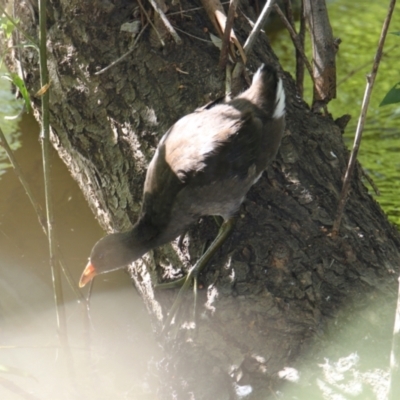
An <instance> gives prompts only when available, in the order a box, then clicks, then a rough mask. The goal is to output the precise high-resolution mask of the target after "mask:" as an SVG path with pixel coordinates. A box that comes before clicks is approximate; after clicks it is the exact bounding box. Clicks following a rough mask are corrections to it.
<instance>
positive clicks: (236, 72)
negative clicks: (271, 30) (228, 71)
mask: <svg viewBox="0 0 400 400" xmlns="http://www.w3.org/2000/svg"><path fill="white" fill-rule="evenodd" d="M274 1H275V0H267V2H266V3H265V5H264V8H263V10H262V11H261V14H260V15H259V16H258V18H257V21H256V23H255V24H254V26H253V28H252V30H251V32H250V35H249V37H248V38H247V40H246V43H245V44H244V46H243V51H244V54H246V56H248V55H249V54H250V52H251V49H252V48H253V46H254V43H255V42H256V37H257V35H258V34H259V33H260V31H261V28H262V27H263V26H264V25H265V22H266V20H267V18H268V16H269V14H270V12H271V10H272V6H273V4H274ZM243 70H244V65H243V63H241V62H237V63H236V65H235V68H234V69H233V72H232V92H233V93H236V92H237V91H238V84H237V82H238V81H239V77H240V75H241V74H242V72H243Z"/></svg>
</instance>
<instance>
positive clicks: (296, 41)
mask: <svg viewBox="0 0 400 400" xmlns="http://www.w3.org/2000/svg"><path fill="white" fill-rule="evenodd" d="M274 10H275V11H276V13H277V14H278V15H279V17H280V18H281V20H282V22H283V24H284V25H285V27H286V29H287V30H288V31H289V34H290V37H291V39H292V42H293V44H294V47H295V48H296V50H297V51H298V52H299V53H300V55H301V57H302V58H303V61H304V64H305V66H306V68H307V70H308V72H309V74H310V76H311V79H312V81H313V82H314V76H313V70H312V66H311V64H310V62H309V61H308V59H307V56H306V54H305V53H304V49H303V48H302V46H301V43H300V40H299V37H298V36H297V34H296V32H295V30H294V29H293V27H292V25H290V22H289V21H288V20H287V18H286V16H285V14H284V13H283V12H282V10H281V9H280V7H279V6H278V5H277V4H274Z"/></svg>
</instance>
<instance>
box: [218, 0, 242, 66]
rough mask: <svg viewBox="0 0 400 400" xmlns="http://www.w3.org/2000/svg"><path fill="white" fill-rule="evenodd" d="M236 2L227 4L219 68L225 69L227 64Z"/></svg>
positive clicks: (232, 1) (235, 0)
mask: <svg viewBox="0 0 400 400" xmlns="http://www.w3.org/2000/svg"><path fill="white" fill-rule="evenodd" d="M237 2H238V0H231V1H230V4H229V11H228V17H227V19H226V24H225V30H224V33H223V36H222V48H221V53H220V58H219V67H220V68H221V69H225V67H226V63H227V62H228V51H229V45H230V42H231V41H230V38H231V30H232V26H233V20H234V18H235V12H236V4H237Z"/></svg>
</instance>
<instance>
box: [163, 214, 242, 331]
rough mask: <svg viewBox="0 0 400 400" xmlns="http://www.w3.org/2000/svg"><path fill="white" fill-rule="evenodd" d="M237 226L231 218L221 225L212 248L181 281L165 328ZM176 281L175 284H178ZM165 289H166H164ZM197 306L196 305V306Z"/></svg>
mask: <svg viewBox="0 0 400 400" xmlns="http://www.w3.org/2000/svg"><path fill="white" fill-rule="evenodd" d="M234 225H235V218H230V219H228V220H226V221H224V223H223V224H222V225H221V227H220V229H219V232H218V235H217V237H216V238H215V239H214V241H213V242H212V243H211V245H210V247H209V248H208V249H207V250H206V252H205V253H204V254H203V255H202V256H201V257H200V259H199V260H198V261H197V263H196V264H195V265H194V266H193V267H192V268H191V269H190V271H189V273H188V274H187V276H186V277H184V278H181V279H179V280H178V281H180V282H179V283H181V282H182V281H183V285H182V287H181V289H180V290H179V293H178V296H177V297H176V299H175V301H174V303H173V304H172V307H171V309H170V311H169V314H168V317H167V320H166V322H165V325H164V327H167V326H169V325H170V324H171V321H172V319H173V317H174V315H175V313H176V312H177V310H178V308H179V306H180V305H181V304H182V299H183V296H184V294H185V293H186V291H187V289H188V287H189V286H190V284H191V283H192V280H194V281H196V280H197V276H198V275H199V273H200V272H201V271H202V270H203V268H204V267H205V266H206V265H207V263H208V262H209V261H210V259H211V257H212V256H213V255H214V254H215V253H216V251H217V250H218V249H219V248H220V247H221V246H222V244H223V243H224V242H225V241H226V239H227V238H228V236H229V235H230V233H231V232H232V229H233V227H234ZM176 282H177V281H175V282H174V283H176ZM164 288H165V287H164ZM195 306H196V305H195Z"/></svg>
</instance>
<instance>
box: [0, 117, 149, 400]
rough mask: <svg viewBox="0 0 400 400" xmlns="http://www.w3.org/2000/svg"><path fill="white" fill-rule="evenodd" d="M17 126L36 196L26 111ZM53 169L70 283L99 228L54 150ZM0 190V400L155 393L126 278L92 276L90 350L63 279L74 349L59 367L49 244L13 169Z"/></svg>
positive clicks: (143, 318) (145, 338) (142, 325)
mask: <svg viewBox="0 0 400 400" xmlns="http://www.w3.org/2000/svg"><path fill="white" fill-rule="evenodd" d="M21 130H22V132H23V134H22V147H21V148H20V149H19V150H18V151H16V153H15V156H16V158H17V159H18V161H19V162H20V164H21V167H22V169H23V171H24V172H25V174H26V178H27V179H28V181H29V182H30V183H31V185H32V186H33V191H34V192H35V194H36V195H37V197H38V198H39V200H40V201H41V202H43V195H42V193H43V184H42V164H41V159H40V147H39V143H38V127H37V124H36V122H35V121H34V120H33V118H30V117H25V118H24V119H23V121H22V124H21ZM52 170H53V175H52V176H53V185H54V196H53V197H54V205H55V206H54V208H55V212H56V216H55V227H56V232H57V235H58V239H59V242H60V248H61V249H62V253H63V255H64V264H65V265H67V266H68V267H69V268H70V269H71V273H72V275H73V277H74V279H75V280H76V281H78V279H79V276H80V274H81V272H82V270H83V268H84V266H85V264H86V261H87V257H88V254H89V252H90V249H91V247H92V245H93V243H95V242H96V240H97V239H98V238H99V237H101V235H102V234H103V233H102V231H101V229H100V228H99V226H98V224H97V222H96V221H95V220H94V218H93V215H92V213H91V211H90V210H89V208H88V206H87V204H86V202H85V200H84V198H83V196H82V194H81V192H80V190H79V188H78V187H77V185H76V183H75V182H73V180H72V179H71V177H70V176H69V173H68V172H67V170H66V168H65V166H64V165H63V164H62V163H61V161H60V160H59V159H58V158H57V155H55V154H54V155H53V157H52ZM0 193H1V196H0V254H1V257H0V399H5V400H13V399H19V400H20V399H41V400H48V399H49V400H50V399H51V400H53V399H82V398H85V399H93V400H94V399H96V400H97V399H117V400H118V399H125V398H130V399H141V398H143V399H144V398H154V395H153V394H154V392H155V391H156V388H155V385H156V383H155V382H152V380H151V379H150V378H151V377H149V372H148V370H149V365H150V364H151V363H152V359H153V357H155V356H156V346H155V342H154V338H153V335H152V333H151V327H150V323H149V320H148V315H147V313H146V311H145V309H144V307H143V305H142V302H141V299H140V298H139V296H138V295H137V294H136V292H135V289H134V288H133V287H132V285H131V283H130V280H129V277H128V276H127V274H126V273H125V272H123V271H118V272H115V273H113V274H109V275H108V276H104V277H99V278H98V279H97V281H96V282H95V286H94V291H93V296H92V301H91V327H90V340H89V342H90V344H89V346H87V335H86V334H85V332H86V326H85V322H84V318H83V314H84V313H83V310H82V306H81V305H80V304H79V303H78V302H77V301H76V298H75V296H74V295H73V293H72V291H71V290H70V288H69V287H68V285H67V284H66V283H65V280H64V296H65V299H66V311H67V324H68V339H69V344H70V348H71V355H72V357H71V358H72V362H71V363H70V364H67V363H66V359H65V357H64V354H63V352H62V351H61V350H60V348H59V339H58V337H57V329H56V315H55V306H54V299H53V293H52V284H51V274H50V267H49V262H48V249H47V242H46V239H45V236H44V234H43V233H42V231H41V228H40V227H39V223H38V220H37V216H36V215H35V213H34V211H33V208H32V206H31V204H30V203H29V201H28V200H27V197H26V195H25V193H24V191H23V189H22V188H21V186H20V183H19V181H18V179H17V178H16V176H15V174H14V171H13V170H12V169H8V170H6V173H5V174H4V175H2V177H1V179H0ZM42 204H43V203H42ZM150 388H151V390H150ZM149 393H152V394H149ZM148 396H150V397H148Z"/></svg>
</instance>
